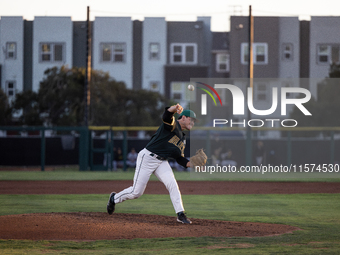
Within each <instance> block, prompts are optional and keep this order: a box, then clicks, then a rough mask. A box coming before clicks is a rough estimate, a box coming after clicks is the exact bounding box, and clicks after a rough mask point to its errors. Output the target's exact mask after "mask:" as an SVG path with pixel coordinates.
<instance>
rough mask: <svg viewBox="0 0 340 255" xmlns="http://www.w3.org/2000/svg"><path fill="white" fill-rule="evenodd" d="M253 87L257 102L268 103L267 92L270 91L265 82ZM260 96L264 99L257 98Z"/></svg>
mask: <svg viewBox="0 0 340 255" xmlns="http://www.w3.org/2000/svg"><path fill="white" fill-rule="evenodd" d="M254 87H255V96H256V97H255V98H256V101H257V102H264V101H268V91H269V89H270V86H269V84H267V83H265V82H260V83H257V84H254ZM260 96H264V98H262V99H261V98H259V97H260Z"/></svg>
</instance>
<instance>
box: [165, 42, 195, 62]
mask: <svg viewBox="0 0 340 255" xmlns="http://www.w3.org/2000/svg"><path fill="white" fill-rule="evenodd" d="M175 47H180V48H181V51H180V52H175ZM188 47H193V60H192V61H189V60H187V55H186V53H187V49H188ZM175 56H180V57H181V61H175V60H174V57H175ZM170 64H173V65H196V64H197V44H196V43H171V44H170Z"/></svg>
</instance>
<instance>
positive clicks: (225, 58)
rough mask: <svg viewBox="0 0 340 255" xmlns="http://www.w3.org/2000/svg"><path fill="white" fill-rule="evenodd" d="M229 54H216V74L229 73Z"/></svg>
mask: <svg viewBox="0 0 340 255" xmlns="http://www.w3.org/2000/svg"><path fill="white" fill-rule="evenodd" d="M229 63H230V62H229V54H227V53H217V54H216V72H218V73H227V72H229V66H230V65H229Z"/></svg>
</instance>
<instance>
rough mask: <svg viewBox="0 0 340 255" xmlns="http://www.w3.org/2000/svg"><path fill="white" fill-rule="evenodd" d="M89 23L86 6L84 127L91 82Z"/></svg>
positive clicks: (88, 7) (88, 9)
mask: <svg viewBox="0 0 340 255" xmlns="http://www.w3.org/2000/svg"><path fill="white" fill-rule="evenodd" d="M91 41H92V40H91V23H90V6H87V19H86V67H85V86H84V101H85V109H84V123H85V126H88V124H89V108H90V100H91V93H90V82H91V62H92V61H91V56H92V54H91V48H92V47H91V46H92V43H91Z"/></svg>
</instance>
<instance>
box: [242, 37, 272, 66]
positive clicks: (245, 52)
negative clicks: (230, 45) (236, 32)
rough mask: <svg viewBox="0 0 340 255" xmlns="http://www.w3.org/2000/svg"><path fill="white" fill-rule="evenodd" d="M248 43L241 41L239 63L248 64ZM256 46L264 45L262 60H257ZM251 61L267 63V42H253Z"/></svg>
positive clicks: (261, 63) (259, 63)
mask: <svg viewBox="0 0 340 255" xmlns="http://www.w3.org/2000/svg"><path fill="white" fill-rule="evenodd" d="M248 45H249V44H248V43H241V64H243V65H248V57H247V59H246V58H245V57H246V56H248V51H249V46H248ZM258 47H264V61H258V60H257V56H259V54H258ZM253 61H254V65H267V64H268V43H258V42H256V43H253Z"/></svg>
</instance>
